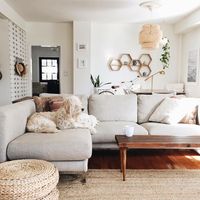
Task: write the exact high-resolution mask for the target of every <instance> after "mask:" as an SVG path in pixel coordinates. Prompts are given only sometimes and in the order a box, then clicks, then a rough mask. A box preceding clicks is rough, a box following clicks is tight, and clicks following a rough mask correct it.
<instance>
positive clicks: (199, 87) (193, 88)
mask: <svg viewBox="0 0 200 200" xmlns="http://www.w3.org/2000/svg"><path fill="white" fill-rule="evenodd" d="M199 36H200V27H199V28H196V29H193V30H192V31H190V32H188V33H186V34H183V36H182V67H181V72H182V73H181V81H182V82H185V84H186V86H185V87H186V92H187V94H188V95H189V96H192V97H200V80H198V83H197V84H187V82H186V80H187V64H188V52H189V51H190V50H194V49H200V37H199ZM199 62H200V61H199ZM198 71H199V74H200V63H199V66H198ZM199 78H200V76H199Z"/></svg>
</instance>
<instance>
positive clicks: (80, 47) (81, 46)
mask: <svg viewBox="0 0 200 200" xmlns="http://www.w3.org/2000/svg"><path fill="white" fill-rule="evenodd" d="M76 50H77V51H86V50H87V45H86V44H84V43H77V44H76Z"/></svg>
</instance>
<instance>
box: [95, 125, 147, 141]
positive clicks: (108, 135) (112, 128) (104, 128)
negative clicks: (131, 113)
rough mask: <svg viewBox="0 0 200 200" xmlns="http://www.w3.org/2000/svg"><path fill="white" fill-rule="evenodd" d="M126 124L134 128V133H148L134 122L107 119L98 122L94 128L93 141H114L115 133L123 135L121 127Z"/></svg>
mask: <svg viewBox="0 0 200 200" xmlns="http://www.w3.org/2000/svg"><path fill="white" fill-rule="evenodd" d="M126 125H130V126H133V127H134V128H135V131H134V134H135V135H148V132H147V131H146V130H145V129H144V128H143V127H142V126H140V125H138V124H136V123H135V122H127V121H107V122H99V123H98V125H97V127H96V129H97V133H96V134H93V135H92V141H93V143H110V142H115V135H117V134H118V135H123V134H124V133H123V128H124V126H126Z"/></svg>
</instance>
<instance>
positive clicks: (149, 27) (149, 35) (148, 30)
mask: <svg viewBox="0 0 200 200" xmlns="http://www.w3.org/2000/svg"><path fill="white" fill-rule="evenodd" d="M140 6H141V7H143V8H147V9H149V10H150V11H152V9H153V8H155V7H159V4H158V3H156V2H154V1H147V2H143V3H141V4H140ZM162 37H163V33H162V31H161V29H160V26H159V25H158V24H144V25H143V26H142V30H141V31H140V35H139V43H140V45H141V46H142V48H144V49H156V48H159V44H160V41H161V39H162Z"/></svg>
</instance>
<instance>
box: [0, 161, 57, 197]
mask: <svg viewBox="0 0 200 200" xmlns="http://www.w3.org/2000/svg"><path fill="white" fill-rule="evenodd" d="M58 180H59V174H58V170H57V169H56V167H55V166H54V165H53V164H52V163H49V162H46V161H43V160H15V161H9V162H5V163H2V164H0V199H1V200H11V199H12V200H24V199H26V200H58V198H59V192H58V190H57V188H56V186H57V184H58Z"/></svg>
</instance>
